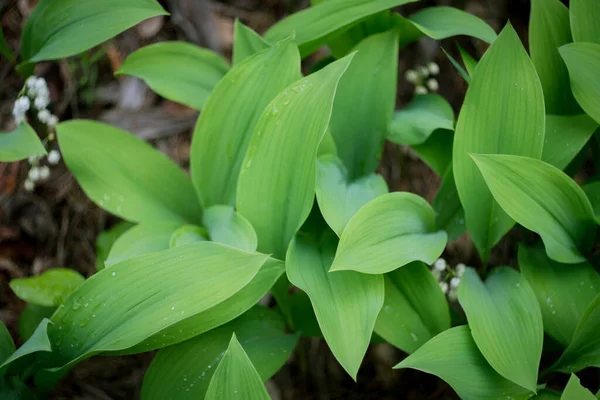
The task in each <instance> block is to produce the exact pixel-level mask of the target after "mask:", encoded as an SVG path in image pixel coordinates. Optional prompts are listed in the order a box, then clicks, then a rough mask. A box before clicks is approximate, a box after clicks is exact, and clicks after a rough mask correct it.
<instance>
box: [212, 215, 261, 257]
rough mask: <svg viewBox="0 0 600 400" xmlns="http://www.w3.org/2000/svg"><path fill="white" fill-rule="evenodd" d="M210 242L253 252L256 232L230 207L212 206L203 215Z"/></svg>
mask: <svg viewBox="0 0 600 400" xmlns="http://www.w3.org/2000/svg"><path fill="white" fill-rule="evenodd" d="M204 225H205V226H206V229H207V230H208V234H209V235H210V240H212V241H213V242H219V243H223V244H226V245H228V246H232V247H236V248H238V249H241V250H245V251H255V250H256V247H257V245H258V239H257V238H256V232H254V228H253V227H252V225H251V224H250V222H248V220H247V219H246V218H244V217H242V215H241V214H239V213H237V212H236V211H235V210H234V209H233V207H231V206H212V207H210V208H209V209H207V210H206V212H205V213H204Z"/></svg>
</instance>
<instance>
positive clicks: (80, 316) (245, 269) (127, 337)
mask: <svg viewBox="0 0 600 400" xmlns="http://www.w3.org/2000/svg"><path fill="white" fill-rule="evenodd" d="M266 259H267V256H265V255H262V254H251V253H246V252H243V251H240V250H237V249H234V248H232V247H228V246H224V245H221V244H217V243H213V242H198V243H193V244H190V245H187V246H180V247H176V248H174V249H170V250H165V251H161V252H157V253H152V254H146V255H142V256H139V257H136V258H133V259H129V260H126V261H123V262H120V263H118V264H115V265H113V266H111V267H110V268H106V269H104V270H102V271H100V272H99V273H97V274H96V275H94V276H92V277H91V278H90V279H88V280H87V281H86V282H85V283H84V284H83V285H81V286H80V287H79V288H78V289H77V290H76V291H75V292H73V293H72V294H71V296H69V298H68V299H67V300H66V301H65V302H64V303H63V304H62V305H61V307H59V308H58V310H57V311H56V313H55V314H54V315H53V317H52V321H53V322H54V326H53V327H52V329H51V330H50V332H49V333H50V338H51V341H52V344H53V359H54V361H55V364H56V365H57V366H61V365H63V364H65V366H68V365H69V364H71V363H74V362H76V361H77V360H80V359H83V358H86V357H89V356H90V355H93V354H96V353H100V352H108V351H113V352H115V351H121V350H125V349H127V348H130V347H132V346H134V345H136V344H138V343H140V342H142V341H143V340H145V339H147V338H148V337H151V336H152V335H154V334H155V333H157V332H160V331H161V330H163V329H165V328H168V327H170V326H172V325H174V324H176V323H178V322H180V321H182V320H185V319H186V318H191V317H194V316H195V315H197V314H199V313H202V312H204V311H207V310H209V309H211V308H212V307H215V306H217V305H218V304H220V303H223V302H224V301H226V300H227V299H229V298H231V296H233V295H234V294H236V293H237V292H239V291H240V290H242V288H244V287H245V286H246V285H248V284H249V283H250V281H251V280H252V279H253V278H254V276H255V275H256V273H257V272H258V271H259V269H260V267H261V266H262V265H263V264H264V262H265V261H266ZM181 336H183V337H184V336H185V334H183V333H182V335H181ZM184 339H185V337H184Z"/></svg>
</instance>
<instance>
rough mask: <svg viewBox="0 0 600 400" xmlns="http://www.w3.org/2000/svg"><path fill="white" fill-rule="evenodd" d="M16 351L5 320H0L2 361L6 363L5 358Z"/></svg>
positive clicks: (0, 353) (0, 358)
mask: <svg viewBox="0 0 600 400" xmlns="http://www.w3.org/2000/svg"><path fill="white" fill-rule="evenodd" d="M14 352H15V343H14V342H13V340H12V336H10V332H9V331H8V329H7V328H6V325H4V322H2V321H0V363H4V361H5V360H7V359H8V357H10V355H11V354H12V353H14Z"/></svg>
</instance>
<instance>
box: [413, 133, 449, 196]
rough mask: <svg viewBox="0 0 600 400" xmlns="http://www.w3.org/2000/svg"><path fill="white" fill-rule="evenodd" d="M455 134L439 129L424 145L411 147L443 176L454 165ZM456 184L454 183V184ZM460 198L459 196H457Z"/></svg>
mask: <svg viewBox="0 0 600 400" xmlns="http://www.w3.org/2000/svg"><path fill="white" fill-rule="evenodd" d="M453 142H454V133H453V132H451V131H447V130H445V129H438V130H436V131H433V132H432V133H431V136H429V138H428V139H427V140H426V141H425V142H424V143H422V144H417V145H413V146H411V147H412V149H413V150H414V151H415V153H417V154H418V155H419V158H420V159H421V160H422V161H423V162H424V163H425V164H427V166H429V168H431V169H432V170H433V171H434V172H435V173H436V174H438V175H440V176H442V175H444V173H445V172H446V170H447V169H448V167H449V166H450V165H451V164H452V151H451V149H452V143H453ZM453 184H454V183H453ZM456 197H457V198H458V194H457V195H456Z"/></svg>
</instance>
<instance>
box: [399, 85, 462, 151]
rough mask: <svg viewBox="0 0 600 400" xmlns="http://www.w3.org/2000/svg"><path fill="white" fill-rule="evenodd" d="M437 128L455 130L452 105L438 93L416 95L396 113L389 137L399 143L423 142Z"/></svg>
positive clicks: (412, 143) (413, 143)
mask: <svg viewBox="0 0 600 400" xmlns="http://www.w3.org/2000/svg"><path fill="white" fill-rule="evenodd" d="M436 129H445V130H449V131H452V130H454V111H453V110H452V107H451V106H450V104H448V102H447V101H446V100H445V99H444V98H443V97H441V96H439V95H437V94H427V95H423V96H415V97H413V99H412V101H411V102H410V103H409V104H408V105H407V106H406V107H404V108H402V109H401V110H398V111H396V113H395V114H394V118H393V119H392V122H391V123H390V125H389V127H388V139H389V140H391V141H392V142H394V143H397V144H408V145H411V146H412V145H416V144H423V143H424V142H425V141H426V140H427V139H428V138H429V137H430V136H431V134H432V133H433V131H435V130H436Z"/></svg>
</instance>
